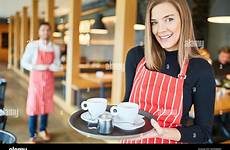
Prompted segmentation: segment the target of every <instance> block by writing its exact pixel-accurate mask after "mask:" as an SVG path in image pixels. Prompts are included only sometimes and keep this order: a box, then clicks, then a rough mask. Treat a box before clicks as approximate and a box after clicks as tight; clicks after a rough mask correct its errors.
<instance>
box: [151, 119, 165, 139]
mask: <svg viewBox="0 0 230 150" xmlns="http://www.w3.org/2000/svg"><path fill="white" fill-rule="evenodd" d="M150 122H151V125H152V126H153V127H154V129H155V130H156V132H157V134H159V135H162V134H163V129H162V128H161V127H160V125H159V124H158V122H157V121H156V120H154V119H151V121H150Z"/></svg>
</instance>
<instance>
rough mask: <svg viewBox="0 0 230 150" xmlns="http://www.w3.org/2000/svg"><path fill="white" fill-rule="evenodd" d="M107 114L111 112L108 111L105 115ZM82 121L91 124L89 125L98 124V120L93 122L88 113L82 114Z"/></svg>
mask: <svg viewBox="0 0 230 150" xmlns="http://www.w3.org/2000/svg"><path fill="white" fill-rule="evenodd" d="M106 113H109V112H107V111H106V112H105V114H106ZM81 119H82V120H84V121H86V122H89V123H97V122H98V119H94V120H92V118H91V116H90V113H89V112H88V111H87V112H84V113H83V114H81Z"/></svg>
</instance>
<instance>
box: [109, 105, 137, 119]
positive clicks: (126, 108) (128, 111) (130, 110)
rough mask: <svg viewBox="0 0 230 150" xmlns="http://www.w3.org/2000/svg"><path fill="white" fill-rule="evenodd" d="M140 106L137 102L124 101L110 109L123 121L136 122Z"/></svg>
mask: <svg viewBox="0 0 230 150" xmlns="http://www.w3.org/2000/svg"><path fill="white" fill-rule="evenodd" d="M138 111H139V106H138V105H137V104H136V103H131V102H123V103H120V104H118V105H117V106H113V107H111V109H110V113H111V114H112V115H113V116H118V117H119V120H120V121H122V122H130V123H135V121H136V119H137V116H138Z"/></svg>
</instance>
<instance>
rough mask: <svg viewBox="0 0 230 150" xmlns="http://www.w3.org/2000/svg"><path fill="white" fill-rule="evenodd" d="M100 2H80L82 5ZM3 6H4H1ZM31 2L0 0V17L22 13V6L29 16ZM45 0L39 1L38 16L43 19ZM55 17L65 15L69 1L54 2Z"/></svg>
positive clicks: (30, 0)
mask: <svg viewBox="0 0 230 150" xmlns="http://www.w3.org/2000/svg"><path fill="white" fill-rule="evenodd" d="M97 1H100V0H82V3H83V5H86V4H89V3H91V2H97ZM3 4H4V5H3ZM31 5H32V0H0V17H9V16H12V15H15V13H16V11H22V7H23V6H28V8H29V9H28V12H29V15H30V14H31ZM45 6H46V0H39V16H40V17H43V15H44V12H45ZM55 6H57V9H56V10H55V15H56V16H60V15H64V14H67V13H68V12H69V8H70V0H55Z"/></svg>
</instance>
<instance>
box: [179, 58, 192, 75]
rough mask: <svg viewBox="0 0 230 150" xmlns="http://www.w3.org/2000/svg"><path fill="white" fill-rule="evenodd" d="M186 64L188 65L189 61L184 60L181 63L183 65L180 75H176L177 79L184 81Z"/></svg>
mask: <svg viewBox="0 0 230 150" xmlns="http://www.w3.org/2000/svg"><path fill="white" fill-rule="evenodd" d="M188 64H189V59H188V58H185V59H184V61H183V65H182V68H181V71H180V74H178V78H180V79H186V72H187V69H188Z"/></svg>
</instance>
